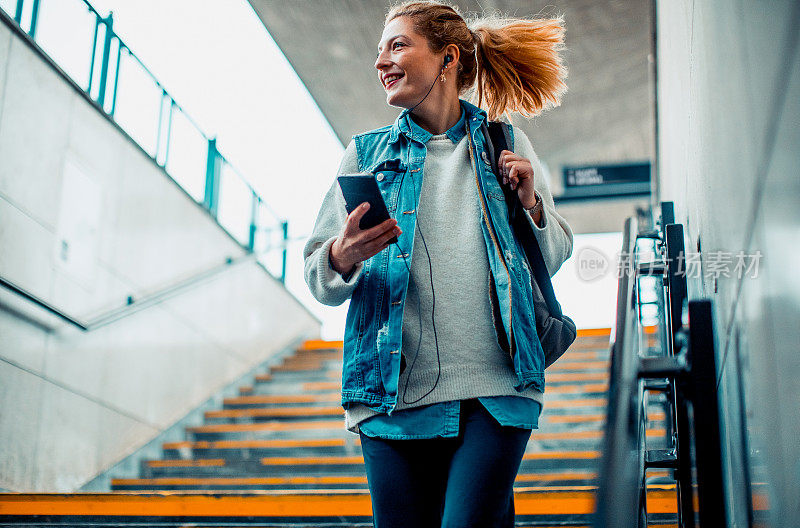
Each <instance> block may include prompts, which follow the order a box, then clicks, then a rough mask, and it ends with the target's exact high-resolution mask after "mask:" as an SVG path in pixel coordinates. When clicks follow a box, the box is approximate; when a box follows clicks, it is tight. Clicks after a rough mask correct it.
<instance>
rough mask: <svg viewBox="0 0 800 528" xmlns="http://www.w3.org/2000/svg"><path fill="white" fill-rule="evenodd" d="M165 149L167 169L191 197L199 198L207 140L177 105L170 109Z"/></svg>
mask: <svg viewBox="0 0 800 528" xmlns="http://www.w3.org/2000/svg"><path fill="white" fill-rule="evenodd" d="M167 145H168V150H167V165H166V168H167V172H168V173H169V175H170V176H172V178H173V179H174V180H175V181H176V182H178V184H180V186H181V187H183V188H184V189H186V192H188V193H189V194H190V195H191V196H192V198H194V199H195V200H196V201H198V202H202V201H203V196H204V193H205V181H206V163H207V160H208V140H207V139H206V137H205V136H204V135H203V133H202V132H200V131H199V130H198V129H197V127H195V125H194V123H192V121H191V119H189V117H188V116H187V115H186V114H185V113H184V112H183V111H182V110H181V109H180V108H178V107H177V106H174V107H173V109H172V123H171V126H170V134H169V143H168V144H167Z"/></svg>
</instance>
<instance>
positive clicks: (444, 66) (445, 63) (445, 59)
mask: <svg viewBox="0 0 800 528" xmlns="http://www.w3.org/2000/svg"><path fill="white" fill-rule="evenodd" d="M451 62H453V57H451V56H450V55H445V57H444V65H443V66H442V68H447V65H448V64H450V63H451Z"/></svg>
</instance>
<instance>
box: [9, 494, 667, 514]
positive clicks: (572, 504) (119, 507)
mask: <svg viewBox="0 0 800 528" xmlns="http://www.w3.org/2000/svg"><path fill="white" fill-rule="evenodd" d="M647 499H648V501H647V504H648V512H649V513H651V514H656V513H675V512H676V504H675V492H674V490H670V489H659V488H653V489H648V497H647ZM594 502H595V490H594V488H591V487H590V488H588V489H587V488H586V487H578V489H573V488H570V487H559V488H555V489H552V488H536V487H531V488H528V489H526V490H524V491H515V492H514V506H515V510H516V514H517V515H562V514H590V513H592V512H593V511H594ZM0 515H6V516H20V515H25V516H31V515H40V516H72V515H81V516H84V515H92V516H99V515H104V516H131V517H141V516H142V515H146V516H155V517H249V516H252V517H265V516H269V517H309V516H320V517H328V516H331V517H340V516H342V515H351V516H370V515H372V508H371V502H370V496H369V492H368V490H323V491H321V492H314V491H312V490H302V492H301V491H297V490H292V491H283V490H271V491H264V492H256V493H248V494H247V495H243V494H241V493H236V494H233V493H231V494H227V493H224V492H214V493H213V494H207V493H188V492H179V493H177V492H173V493H169V492H155V493H141V492H116V493H97V494H86V493H78V494H28V493H26V494H2V495H0Z"/></svg>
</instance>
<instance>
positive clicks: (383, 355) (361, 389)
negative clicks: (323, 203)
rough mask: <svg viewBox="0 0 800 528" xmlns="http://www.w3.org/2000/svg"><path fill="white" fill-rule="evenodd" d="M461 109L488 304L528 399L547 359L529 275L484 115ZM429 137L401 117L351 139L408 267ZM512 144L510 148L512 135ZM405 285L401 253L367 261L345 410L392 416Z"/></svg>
mask: <svg viewBox="0 0 800 528" xmlns="http://www.w3.org/2000/svg"><path fill="white" fill-rule="evenodd" d="M460 102H461V107H462V110H463V111H462V114H461V120H460V122H459V124H458V125H457V126H455V127H453V128H451V129H450V131H448V134H455V136H456V137H453V138H452V139H454V140H455V141H458V140H460V139H461V138H463V137H464V135H465V134H466V133H467V129H468V130H469V135H470V138H469V141H470V148H469V150H470V158H471V165H472V168H473V174H472V178H471V179H470V180H469V181H471V182H473V183H474V184H475V185H476V186H477V189H478V200H479V202H480V204H479V205H480V209H481V211H482V215H481V216H482V218H481V230H482V231H483V238H484V242H485V244H486V252H487V255H488V260H489V267H490V270H491V273H492V276H493V278H494V283H495V286H496V288H495V290H496V297H497V298H496V299H489V298H487V300H486V301H487V302H496V303H497V308H499V312H500V313H501V314H502V315H501V317H502V325H503V328H505V334H506V336H508V339H507V343H508V347H509V354H510V355H511V358H512V360H513V364H514V370H515V372H516V374H517V381H518V383H517V385H515V386H514V388H515V389H516V390H517V391H523V390H525V389H527V388H531V387H532V388H534V389H536V390H539V391H542V392H544V352H543V350H542V345H541V344H540V343H539V337H538V335H537V333H536V321H535V319H534V311H533V292H532V286H531V271H530V269H529V267H528V262H527V260H526V258H525V253H524V251H523V249H522V247H521V246H520V244H519V242H518V241H517V240H516V238H515V236H514V234H513V231H512V229H511V226H510V224H509V221H508V209H507V207H506V203H505V198H504V196H503V191H502V189H501V188H500V184H499V183H498V181H497V178H496V176H495V175H494V173H493V172H492V167H491V160H490V157H489V153H488V151H487V145H486V142H485V140H484V137H483V132H482V128H481V125H482V124H483V123H484V121H485V120H486V112H485V111H483V110H481V109H480V108H478V107H476V106H474V105H472V104H470V103H468V102H466V101H463V100H461V101H460ZM483 130H485V127H484V129H483ZM431 135H432V134H431V133H430V132H428V131H426V130H425V129H423V128H422V127H420V126H419V125H417V124H416V123H415V122H414V121H413V120H412V119H411V117H410V116H409V115H408V110H404V111H403V112H402V113H401V114H400V115H399V116H398V117H397V120H395V122H394V124H392V125H388V126H385V127H382V128H378V129H376V130H372V131H370V132H365V133H363V134H358V135H356V136H353V140H354V141H355V143H356V151H357V154H358V166H359V170H360V171H362V172H369V173H374V174H375V179H376V180H377V182H378V187H379V189H380V191H381V194H382V195H383V199H384V201H385V202H386V207H387V208H388V209H389V214H390V215H391V216H392V217H393V218H396V219H397V223H398V225H399V227H400V229H401V230H402V231H403V234H402V235H400V237H399V241H398V245H399V246H400V248H402V250H403V251H404V252H405V258H406V259H408V261H409V262H410V261H411V259H412V258H413V254H414V247H413V239H414V236H413V234H414V231H415V228H416V214H415V211H414V208H415V204H416V203H418V201H419V191H420V190H421V189H422V185H416V191H415V186H414V185H410V184H411V181H409V179H410V178H411V177H412V174H413V177H414V178H419V181H420V182H421V181H422V178H424V174H423V172H424V171H423V165H424V163H425V155H426V152H427V149H426V146H425V143H426V142H427V141H428V139H430V137H431ZM511 139H512V143H511V145H513V135H512V138H511ZM509 148H512V147H511V146H509ZM404 177H405V178H404ZM401 183H402V184H401ZM408 279H409V273H408V269H407V268H406V265H405V262H404V259H403V255H402V254H401V252H400V249H398V247H397V245H394V244H393V245H390V246H389V247H388V248H386V249H384V250H383V251H380V252H379V253H378V254H376V255H374V256H373V257H372V258H370V259H368V260H366V261H364V263H363V269H362V271H361V275H360V276H359V278H358V283H357V285H356V288H355V290H354V291H353V294H352V297H351V299H350V308H349V310H348V312H347V321H346V323H345V334H344V357H343V366H342V406H344V407H347V404H348V403H350V402H360V403H363V404H365V405H367V406H369V407H371V408H373V409H375V410H376V411H378V412H384V413H389V414H391V411H392V410H393V409H394V407H395V404H396V402H397V389H398V387H397V385H398V378H399V375H400V368H401V367H400V358H401V353H400V350H401V346H402V343H401V340H402V325H403V303H404V302H405V298H406V291H407V288H408ZM434 280H435V279H434ZM490 297H492V296H491V295H490ZM495 323H496V326H499V323H498V322H497V321H495ZM506 336H502V338H501V337H500V336H498V343H502V342H505V341H506Z"/></svg>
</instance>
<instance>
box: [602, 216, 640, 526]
mask: <svg viewBox="0 0 800 528" xmlns="http://www.w3.org/2000/svg"><path fill="white" fill-rule="evenodd" d="M636 235H637V222H636V219H635V218H634V217H629V218H627V219H626V220H625V228H624V230H623V232H622V255H623V256H626V255H633V250H634V247H635V243H636ZM620 266H621V268H620V269H619V281H618V288H617V309H616V320H615V324H614V328H613V329H612V343H611V367H610V371H611V376H610V380H609V396H608V402H609V403H608V416H607V419H606V425H605V435H604V438H603V457H602V460H601V464H600V471H599V477H600V482H601V485H600V487H599V489H598V492H597V508H596V513H595V519H594V525H595V526H597V527H605V528H613V527H623V526H624V527H626V528H629V527H630V526H631V524H630V522H631V519H636V518H640V515H639V509H640V507H641V506H640V503H641V501H640V496H641V493H642V490H641V489H640V483H641V479H640V478H639V475H640V474H641V473H642V472H643V470H644V469H643V468H644V458H643V452H642V450H641V449H640V446H639V445H638V440H639V438H640V429H643V428H644V423H643V420H642V416H641V413H640V412H639V410H640V407H641V405H640V402H641V386H640V384H639V381H638V378H637V370H636V369H637V358H638V351H637V348H638V340H637V339H636V338H635V333H636V323H637V321H636V314H635V309H636V300H635V293H634V292H635V288H634V280H635V275H634V267H633V259H631V258H622V259H621V260H620Z"/></svg>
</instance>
